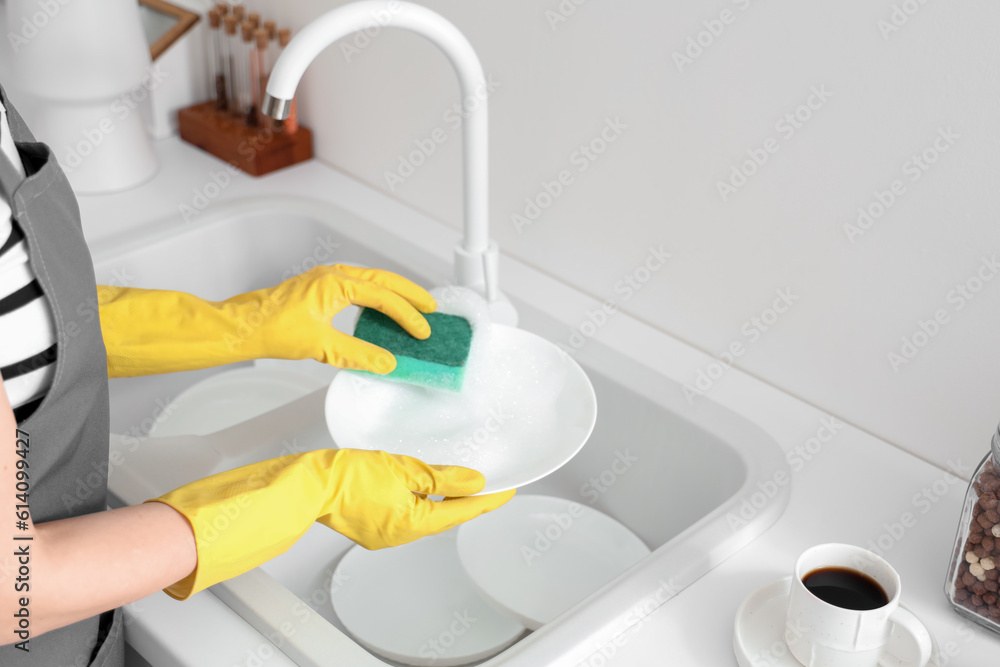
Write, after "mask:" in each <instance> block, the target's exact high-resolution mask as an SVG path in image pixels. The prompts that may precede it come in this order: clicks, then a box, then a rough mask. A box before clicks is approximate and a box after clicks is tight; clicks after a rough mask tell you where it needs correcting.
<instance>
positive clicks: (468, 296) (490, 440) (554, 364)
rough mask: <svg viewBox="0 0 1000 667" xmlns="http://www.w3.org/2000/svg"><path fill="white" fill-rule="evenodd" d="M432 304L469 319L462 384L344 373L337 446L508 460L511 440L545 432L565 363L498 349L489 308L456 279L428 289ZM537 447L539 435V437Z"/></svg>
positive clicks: (488, 464) (486, 462) (487, 465)
mask: <svg viewBox="0 0 1000 667" xmlns="http://www.w3.org/2000/svg"><path fill="white" fill-rule="evenodd" d="M431 294H432V295H433V296H434V297H435V299H436V300H437V302H438V310H439V311H440V312H443V313H448V314H451V315H459V316H461V317H464V318H466V319H467V320H469V322H470V324H471V325H472V330H473V336H472V346H471V348H470V351H469V359H468V362H467V365H466V377H465V385H464V386H463V389H462V391H461V392H457V393H455V392H447V391H442V390H440V389H432V388H427V387H420V386H415V385H407V384H400V383H396V382H389V381H385V380H381V379H379V378H377V377H372V376H359V375H356V374H350V376H351V380H350V382H351V387H352V389H353V390H354V391H356V392H358V398H359V399H360V400H357V401H356V402H355V403H354V405H353V406H352V410H351V413H350V418H349V419H348V418H346V417H347V416H346V415H344V416H343V417H340V418H338V419H337V420H336V421H337V424H336V434H335V436H336V438H337V440H338V443H341V444H342V446H347V447H350V446H358V445H357V444H354V443H365V444H366V446H370V447H371V448H377V449H384V450H386V451H389V452H395V453H401V454H408V455H411V456H415V457H417V458H420V459H422V460H424V461H426V462H428V463H437V464H453V465H465V466H469V467H473V468H476V469H477V470H481V471H487V470H495V469H498V468H501V467H504V466H505V465H506V464H509V463H510V464H514V463H516V462H509V461H507V458H508V455H507V454H508V451H509V449H510V444H511V443H515V442H516V443H518V447H517V449H519V450H521V449H523V446H524V445H525V443H526V441H527V442H530V441H531V440H532V439H533V438H535V437H537V436H536V435H534V434H538V433H545V432H550V431H551V429H552V428H554V425H553V422H554V420H555V418H556V416H555V412H556V411H555V409H554V405H555V402H556V399H557V398H558V396H559V394H560V392H561V390H562V388H563V385H564V384H565V382H566V373H567V367H566V365H565V364H560V363H558V361H557V360H554V359H540V358H537V357H533V356H531V355H525V354H519V353H518V351H516V350H510V349H497V346H495V345H493V344H492V337H491V336H490V318H489V309H488V306H487V304H486V302H485V301H484V300H483V299H482V297H480V296H479V295H478V294H476V293H475V292H473V291H471V290H468V289H465V288H459V287H447V288H440V289H436V290H433V291H432V292H431ZM538 444H539V447H541V446H542V445H543V444H544V443H538Z"/></svg>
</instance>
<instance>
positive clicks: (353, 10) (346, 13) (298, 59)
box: [262, 0, 516, 324]
mask: <svg viewBox="0 0 1000 667" xmlns="http://www.w3.org/2000/svg"><path fill="white" fill-rule="evenodd" d="M373 20H376V21H377V22H378V23H379V24H380V25H383V26H395V27H397V28H402V29H404V30H410V31H412V32H415V33H417V34H418V35H422V36H424V37H425V38H427V39H428V40H430V42H432V43H433V44H434V45H436V46H437V47H438V48H440V49H441V51H442V52H444V54H445V56H447V58H448V60H449V61H450V62H451V64H452V67H454V68H455V72H456V73H457V74H458V83H459V87H460V90H461V94H462V99H463V100H465V99H473V100H475V101H476V103H475V104H470V105H469V107H468V108H467V109H466V112H467V113H466V116H465V119H464V122H463V127H462V135H463V146H462V155H463V174H464V184H463V198H464V202H463V213H464V228H463V238H462V240H461V242H460V243H459V244H458V245H457V246H456V247H455V282H456V283H457V284H458V285H460V286H463V287H472V288H475V289H478V290H479V291H481V292H482V293H483V294H484V295H485V296H486V299H487V301H489V302H490V304H491V309H493V304H495V303H497V304H499V302H501V301H502V300H503V299H502V296H501V295H500V293H499V289H498V287H497V277H498V276H497V273H498V269H497V263H498V257H499V252H498V249H497V245H496V243H495V242H493V241H491V240H490V237H489V131H488V117H487V105H486V90H487V88H486V77H485V76H484V75H483V68H482V65H481V64H480V63H479V58H478V57H477V56H476V52H475V50H474V49H473V48H472V45H471V44H470V43H469V40H467V39H466V38H465V35H463V34H462V33H461V32H459V30H458V28H456V27H455V26H454V25H452V24H451V23H450V22H448V21H447V20H446V19H445V18H444V17H442V16H441V15H439V14H437V13H435V12H433V11H431V10H429V9H427V8H426V7H422V6H420V5H417V4H414V3H412V2H403V1H402V0H360V1H359V2H352V3H349V4H346V5H342V6H341V7H338V8H336V9H333V10H331V11H329V12H327V13H326V14H323V15H322V16H320V17H318V18H317V19H315V20H314V21H313V22H312V23H310V24H309V25H307V26H306V27H305V28H303V29H302V30H301V31H300V32H299V33H298V35H296V36H295V37H294V38H293V39H292V41H291V42H289V44H288V46H286V47H285V49H284V51H282V53H281V56H280V57H279V58H278V61H277V62H276V63H275V65H274V67H273V68H272V70H271V77H270V79H269V80H268V82H267V91H266V95H265V97H264V101H263V104H262V110H263V112H264V113H266V114H267V115H269V116H272V117H274V118H279V119H282V118H285V117H287V115H288V108H289V106H290V104H291V100H292V97H294V95H295V88H296V87H297V86H298V84H299V80H300V79H301V78H302V75H303V73H304V72H305V70H306V68H307V67H308V66H309V64H310V63H311V62H312V61H313V60H314V59H315V58H316V56H318V55H319V54H320V52H321V51H323V50H324V49H326V48H327V47H328V46H330V45H331V44H333V43H334V42H336V41H337V40H339V39H341V38H342V37H346V36H348V35H351V34H353V33H355V32H358V31H361V30H364V29H366V28H370V27H371V24H372V21H373ZM501 310H504V311H507V310H509V311H513V309H512V308H511V307H510V304H509V303H505V307H504V308H502V309H501ZM503 319H506V320H508V323H511V324H513V323H514V322H509V320H510V319H511V318H510V316H509V315H505V316H504V318H503ZM514 321H515V322H516V315H515V316H514Z"/></svg>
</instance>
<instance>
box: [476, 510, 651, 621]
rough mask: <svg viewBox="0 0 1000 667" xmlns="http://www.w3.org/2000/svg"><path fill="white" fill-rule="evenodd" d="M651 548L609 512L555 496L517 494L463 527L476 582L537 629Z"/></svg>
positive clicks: (491, 597)
mask: <svg viewBox="0 0 1000 667" xmlns="http://www.w3.org/2000/svg"><path fill="white" fill-rule="evenodd" d="M649 553H650V551H649V548H648V547H647V546H646V545H645V544H643V542H642V540H640V539H639V538H638V537H636V536H635V534H634V533H633V532H632V531H630V530H629V529H628V528H626V527H625V526H623V525H622V524H621V523H619V522H617V521H615V520H614V519H612V518H611V517H609V516H608V515H606V514H602V513H601V512H598V511H597V510H595V509H592V508H590V507H587V506H585V505H581V504H579V503H574V502H571V501H569V500H564V499H562V498H554V497H551V496H532V495H518V496H514V497H513V498H512V499H511V500H510V501H509V502H508V503H507V504H506V505H504V506H502V507H500V508H499V509H496V510H494V511H492V512H490V513H488V514H484V515H483V516H481V517H479V518H477V519H476V520H475V521H470V522H468V523H466V524H463V525H462V526H461V527H460V528H459V531H458V557H459V559H460V560H461V562H462V567H464V568H465V571H466V573H467V574H468V575H469V578H470V579H472V583H473V584H475V586H476V588H478V589H479V591H480V592H481V593H483V595H484V596H485V597H486V598H487V599H488V600H490V601H491V602H493V603H494V604H496V606H497V607H498V608H499V609H501V610H502V611H504V612H506V613H508V614H509V615H510V616H512V617H513V618H516V619H517V620H518V621H520V622H521V623H523V624H524V625H525V626H527V627H528V628H529V629H531V630H537V629H538V628H540V627H541V626H542V625H544V624H545V623H548V622H549V621H551V620H552V619H554V618H555V617H556V616H559V614H561V613H563V612H564V611H566V610H567V609H569V608H570V607H572V606H573V605H575V604H576V603H577V602H580V601H581V600H583V599H584V598H586V597H587V596H588V595H590V594H591V593H593V592H594V591H596V590H597V589H598V588H600V587H601V586H603V585H604V584H606V583H608V582H609V581H611V580H612V579H614V578H615V577H617V576H618V575H619V574H621V573H622V572H624V571H625V570H627V569H628V568H629V567H631V566H632V565H634V564H635V563H637V562H638V561H640V560H642V559H643V558H645V557H646V556H648V555H649Z"/></svg>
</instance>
